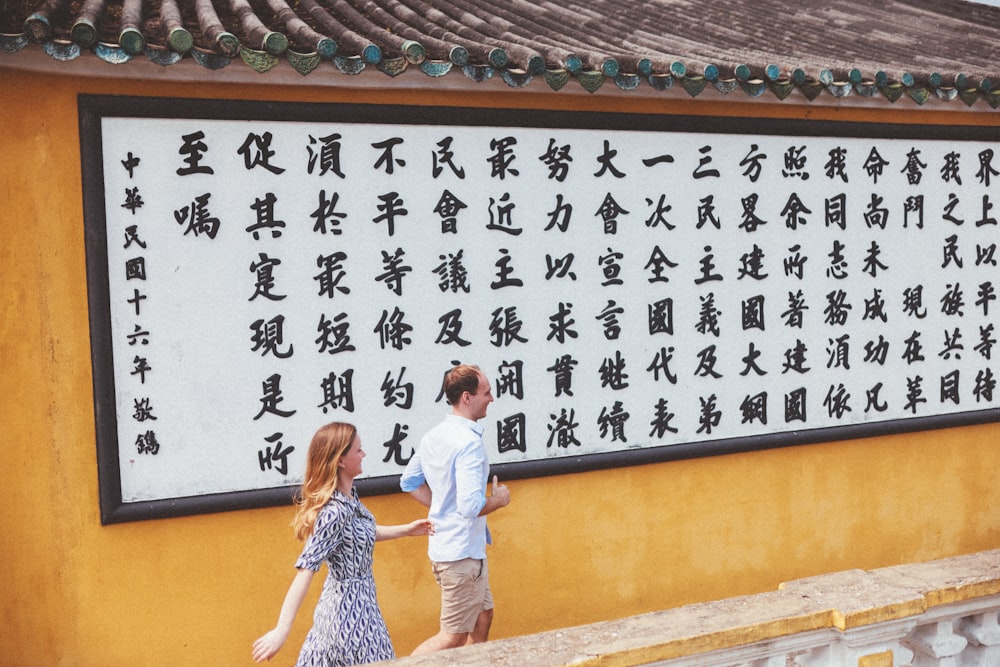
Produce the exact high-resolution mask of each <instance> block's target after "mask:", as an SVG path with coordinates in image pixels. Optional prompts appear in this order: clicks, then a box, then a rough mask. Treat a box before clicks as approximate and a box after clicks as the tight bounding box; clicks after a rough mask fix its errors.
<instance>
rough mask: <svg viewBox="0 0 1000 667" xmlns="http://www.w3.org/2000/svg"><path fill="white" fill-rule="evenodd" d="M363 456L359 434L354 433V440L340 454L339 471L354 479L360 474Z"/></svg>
mask: <svg viewBox="0 0 1000 667" xmlns="http://www.w3.org/2000/svg"><path fill="white" fill-rule="evenodd" d="M364 458H365V451H364V450H363V449H361V436H359V435H357V434H355V435H354V440H352V441H351V444H350V445H349V446H348V447H347V450H346V451H345V452H344V453H343V454H341V456H340V470H341V472H342V473H343V474H344V475H345V476H347V477H348V478H349V479H354V478H355V477H357V476H358V475H360V474H361V461H362V459H364Z"/></svg>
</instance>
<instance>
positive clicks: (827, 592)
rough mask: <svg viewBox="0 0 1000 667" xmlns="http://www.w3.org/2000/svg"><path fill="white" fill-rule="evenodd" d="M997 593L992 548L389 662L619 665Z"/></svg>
mask: <svg viewBox="0 0 1000 667" xmlns="http://www.w3.org/2000/svg"><path fill="white" fill-rule="evenodd" d="M997 594H1000V549H998V550H993V551H983V552H979V553H975V554H968V555H964V556H957V557H955V558H946V559H942V560H936V561H930V562H926V563H913V564H907V565H898V566H894V567H887V568H881V569H878V570H871V571H865V570H846V571H843V572H835V573H832V574H826V575H820V576H816V577H809V578H806V579H800V580H796V581H791V582H787V583H784V584H781V586H779V588H778V590H777V591H773V592H768V593H761V594H758V595H748V596H742V597H734V598H727V599H724V600H717V601H713V602H704V603H698V604H691V605H686V606H683V607H677V608H674V609H667V610H663V611H657V612H651V613H648V614H642V615H639V616H632V617H629V618H623V619H619V620H614V621H606V622H601V623H593V624H590V625H582V626H576V627H570V628H564V629H560V630H552V631H549V632H542V633H538V634H534V635H525V636H521V637H513V638H510V639H501V640H495V641H491V642H488V643H486V644H480V645H477V646H470V647H466V648H461V649H454V650H451V651H445V652H442V653H437V654H432V655H426V656H417V657H403V658H400V659H399V660H397V661H396V662H395V663H393V664H395V665H397V667H442V666H444V665H448V666H450V667H466V666H468V667H471V666H472V665H476V666H480V665H500V666H503V665H510V666H511V667H515V666H516V667H524V666H526V665H531V666H536V667H565V666H568V665H573V666H575V667H598V666H600V667H612V666H619V667H628V666H631V665H642V664H646V663H649V662H653V661H657V660H670V659H673V658H679V657H684V656H691V655H697V654H699V653H706V652H709V651H718V650H725V649H732V648H735V647H739V646H743V645H747V644H752V643H756V642H761V641H766V640H770V639H776V638H778V637H783V636H788V635H794V634H798V633H803V632H809V631H822V630H829V631H831V632H834V631H845V630H849V629H852V628H857V627H860V626H864V625H870V624H873V623H880V622H884V621H891V620H900V619H905V618H908V617H912V616H918V615H920V614H922V613H924V612H925V611H927V610H928V609H929V608H931V607H934V606H940V605H944V604H951V603H955V602H963V601H966V600H971V599H974V598H980V597H986V596H991V595H997ZM498 613H503V610H499V611H498ZM384 664H389V663H384Z"/></svg>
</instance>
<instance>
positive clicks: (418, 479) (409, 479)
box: [399, 449, 427, 493]
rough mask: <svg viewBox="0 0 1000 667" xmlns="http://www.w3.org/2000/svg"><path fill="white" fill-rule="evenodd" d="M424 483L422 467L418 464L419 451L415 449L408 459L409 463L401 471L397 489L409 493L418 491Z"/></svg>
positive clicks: (425, 479)
mask: <svg viewBox="0 0 1000 667" xmlns="http://www.w3.org/2000/svg"><path fill="white" fill-rule="evenodd" d="M426 481H427V478H426V477H425V476H424V469H423V465H422V464H421V462H420V450H419V449H417V451H416V452H414V453H413V456H411V457H410V462H409V463H407V464H406V469H404V470H403V474H402V476H401V477H400V478H399V488H400V489H402V490H403V491H405V492H406V493H410V492H411V491H416V490H417V489H419V488H420V486H421V485H422V484H424V482H426Z"/></svg>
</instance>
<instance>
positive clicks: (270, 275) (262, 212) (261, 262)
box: [235, 129, 299, 478]
mask: <svg viewBox="0 0 1000 667" xmlns="http://www.w3.org/2000/svg"><path fill="white" fill-rule="evenodd" d="M274 144H275V135H274V134H273V133H272V132H271V131H270V130H269V129H264V130H263V131H260V132H257V131H250V132H248V133H247V134H246V136H245V137H244V138H243V139H242V141H241V143H240V145H239V146H238V147H237V148H236V149H235V150H236V154H237V155H238V156H239V158H240V159H241V160H242V167H243V171H242V172H240V174H241V176H240V177H239V178H238V179H237V180H236V182H237V183H239V184H241V185H243V186H244V187H242V188H241V189H240V195H242V196H245V197H246V199H245V200H244V201H243V202H241V203H242V204H245V206H246V208H240V209H238V211H237V212H236V215H237V216H245V217H244V218H243V219H246V220H249V224H247V225H245V226H244V227H243V231H244V232H245V233H246V234H248V235H249V237H250V238H251V239H252V240H253V242H252V248H253V251H252V255H251V256H250V257H247V258H245V260H246V264H245V265H246V266H247V267H248V269H249V271H250V273H251V275H252V276H253V277H254V284H253V292H252V293H251V294H250V295H249V297H248V298H247V301H248V304H249V307H250V310H249V311H248V312H249V313H250V318H251V319H252V321H251V322H250V323H249V327H248V330H249V332H250V334H249V341H250V348H249V352H250V353H251V354H256V355H257V356H258V357H259V358H260V359H261V360H265V363H263V364H262V365H260V366H256V365H255V367H258V368H260V369H262V377H261V379H260V396H259V399H258V404H259V405H258V409H257V412H256V413H255V414H254V415H253V416H252V418H251V421H252V422H254V429H253V431H254V432H256V433H258V434H259V438H260V440H263V443H262V444H259V445H258V449H257V452H256V463H257V466H258V468H259V470H260V472H261V473H269V472H270V471H273V472H274V474H276V475H279V476H280V477H281V478H284V477H285V476H287V475H288V472H289V462H288V460H289V456H290V455H291V454H292V452H294V451H295V446H294V445H286V444H285V443H284V441H283V438H284V437H285V432H284V430H282V429H285V426H284V424H286V423H288V421H289V420H291V418H292V417H293V416H294V415H295V414H296V413H297V412H298V410H299V408H298V407H292V406H290V405H288V404H286V402H285V401H286V397H285V394H284V389H283V386H282V383H283V381H284V380H285V379H286V377H285V375H284V374H283V371H287V369H288V368H289V366H290V365H291V361H290V360H291V359H292V358H293V356H294V355H295V342H294V341H293V340H291V337H290V336H287V335H286V324H287V323H288V321H289V320H288V318H287V317H286V313H285V312H284V311H283V308H282V307H283V306H284V305H285V304H287V303H288V302H286V301H285V299H286V298H287V297H288V294H287V293H286V292H285V291H284V290H283V289H282V288H281V287H279V284H278V281H277V279H276V274H277V272H278V270H279V267H280V266H281V265H282V263H283V261H284V260H285V259H287V257H286V256H285V253H286V252H287V251H288V247H289V246H288V244H287V243H284V241H285V236H286V233H287V232H288V229H287V228H288V222H287V221H286V220H285V213H284V211H285V210H287V207H288V205H289V202H287V201H284V200H279V197H278V194H277V186H278V185H279V184H280V183H281V182H282V181H283V180H287V179H290V178H292V177H291V176H289V175H287V174H286V171H287V168H288V167H287V165H288V163H289V161H291V160H292V157H291V156H290V155H288V154H282V155H278V153H277V151H276V150H275V147H274ZM254 318H256V319H254ZM258 442H259V440H258Z"/></svg>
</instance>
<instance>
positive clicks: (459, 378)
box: [444, 364, 482, 405]
mask: <svg viewBox="0 0 1000 667" xmlns="http://www.w3.org/2000/svg"><path fill="white" fill-rule="evenodd" d="M481 374H482V371H480V370H479V366H472V365H470V364H460V365H458V366H455V367H454V368H452V369H451V370H449V371H448V372H447V373H445V374H444V398H445V400H446V401H448V405H455V404H457V403H458V401H459V399H461V398H462V394H464V393H465V392H469V393H470V394H472V395H473V396H475V395H476V392H478V391H479V376H480V375H481Z"/></svg>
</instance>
